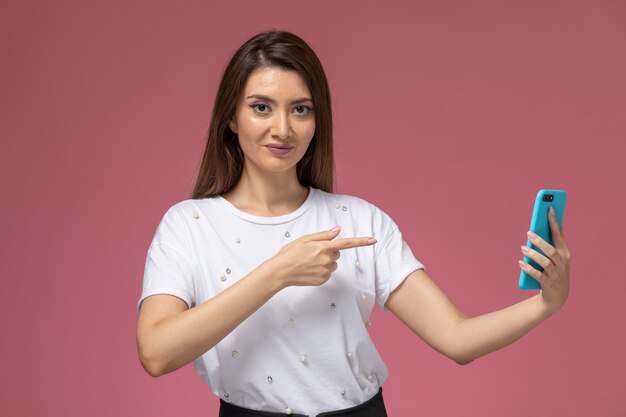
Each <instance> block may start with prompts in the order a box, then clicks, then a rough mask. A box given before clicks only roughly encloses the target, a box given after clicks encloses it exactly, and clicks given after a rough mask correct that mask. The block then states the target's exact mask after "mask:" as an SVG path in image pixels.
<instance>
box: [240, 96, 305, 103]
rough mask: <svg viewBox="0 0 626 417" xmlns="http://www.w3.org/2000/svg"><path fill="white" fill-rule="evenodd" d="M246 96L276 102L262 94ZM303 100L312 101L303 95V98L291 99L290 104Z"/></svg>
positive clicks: (302, 101)
mask: <svg viewBox="0 0 626 417" xmlns="http://www.w3.org/2000/svg"><path fill="white" fill-rule="evenodd" d="M246 98H258V99H260V100H265V101H269V102H270V103H272V104H276V100H274V99H273V98H271V97H268V96H264V95H262V94H252V95H251V96H248V97H246ZM305 101H310V102H311V103H313V100H312V99H310V98H307V97H303V98H298V99H295V100H293V101H292V102H291V103H290V104H298V103H304V102H305Z"/></svg>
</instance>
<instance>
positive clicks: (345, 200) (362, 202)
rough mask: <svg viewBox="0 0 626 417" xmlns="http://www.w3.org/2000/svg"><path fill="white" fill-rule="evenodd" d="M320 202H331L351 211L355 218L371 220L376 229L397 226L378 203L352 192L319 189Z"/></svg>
mask: <svg viewBox="0 0 626 417" xmlns="http://www.w3.org/2000/svg"><path fill="white" fill-rule="evenodd" d="M318 194H319V196H320V198H319V199H318V202H319V203H320V204H329V205H330V206H332V207H334V208H335V209H336V210H342V211H350V214H351V215H352V217H353V218H355V219H358V220H360V221H367V222H371V224H372V226H373V228H374V229H379V230H381V231H382V230H385V229H393V228H394V227H397V226H396V224H395V222H394V221H393V219H392V218H391V217H390V216H389V215H388V214H387V213H386V212H385V211H384V210H383V209H381V208H380V207H378V206H377V205H376V204H374V203H372V202H370V201H368V200H366V199H364V198H361V197H358V196H355V195H351V194H338V193H328V192H326V191H322V190H318Z"/></svg>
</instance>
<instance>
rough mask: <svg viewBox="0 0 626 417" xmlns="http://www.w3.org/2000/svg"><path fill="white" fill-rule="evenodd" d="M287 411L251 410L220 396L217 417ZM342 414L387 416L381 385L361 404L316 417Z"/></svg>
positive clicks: (268, 416) (263, 416)
mask: <svg viewBox="0 0 626 417" xmlns="http://www.w3.org/2000/svg"><path fill="white" fill-rule="evenodd" d="M287 415H288V414H287V413H284V412H283V413H273V412H269V411H260V410H251V409H249V408H243V407H238V406H236V405H233V404H230V403H227V402H226V401H224V400H222V399H221V398H220V414H219V417H285V416H287ZM289 415H290V416H291V417H313V416H306V415H304V414H289ZM326 416H342V417H387V410H386V409H385V402H384V401H383V387H380V390H378V393H377V394H376V395H374V396H373V397H372V398H370V399H369V400H367V401H365V402H364V403H362V404H359V405H356V406H354V407H350V408H344V409H343V410H337V411H326V412H323V413H320V414H318V415H317V416H316V417H326Z"/></svg>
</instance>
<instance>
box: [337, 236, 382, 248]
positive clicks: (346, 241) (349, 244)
mask: <svg viewBox="0 0 626 417" xmlns="http://www.w3.org/2000/svg"><path fill="white" fill-rule="evenodd" d="M376 242H377V240H376V239H374V238H372V237H344V238H340V239H335V240H331V241H329V242H328V244H329V246H330V248H332V249H349V248H356V247H358V246H369V245H372V244H374V243H376Z"/></svg>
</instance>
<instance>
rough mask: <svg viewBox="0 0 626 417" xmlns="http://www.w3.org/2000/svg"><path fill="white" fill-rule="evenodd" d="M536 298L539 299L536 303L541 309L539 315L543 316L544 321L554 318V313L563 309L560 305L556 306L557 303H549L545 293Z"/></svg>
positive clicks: (541, 292) (540, 293)
mask: <svg viewBox="0 0 626 417" xmlns="http://www.w3.org/2000/svg"><path fill="white" fill-rule="evenodd" d="M536 297H537V299H536V302H537V305H538V308H539V314H540V315H541V317H542V319H547V318H548V317H550V316H552V315H553V314H554V313H556V312H557V311H559V310H560V308H561V306H560V305H556V303H553V302H549V301H548V300H546V299H545V297H544V294H543V291H540V292H539V294H537V296H536Z"/></svg>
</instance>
